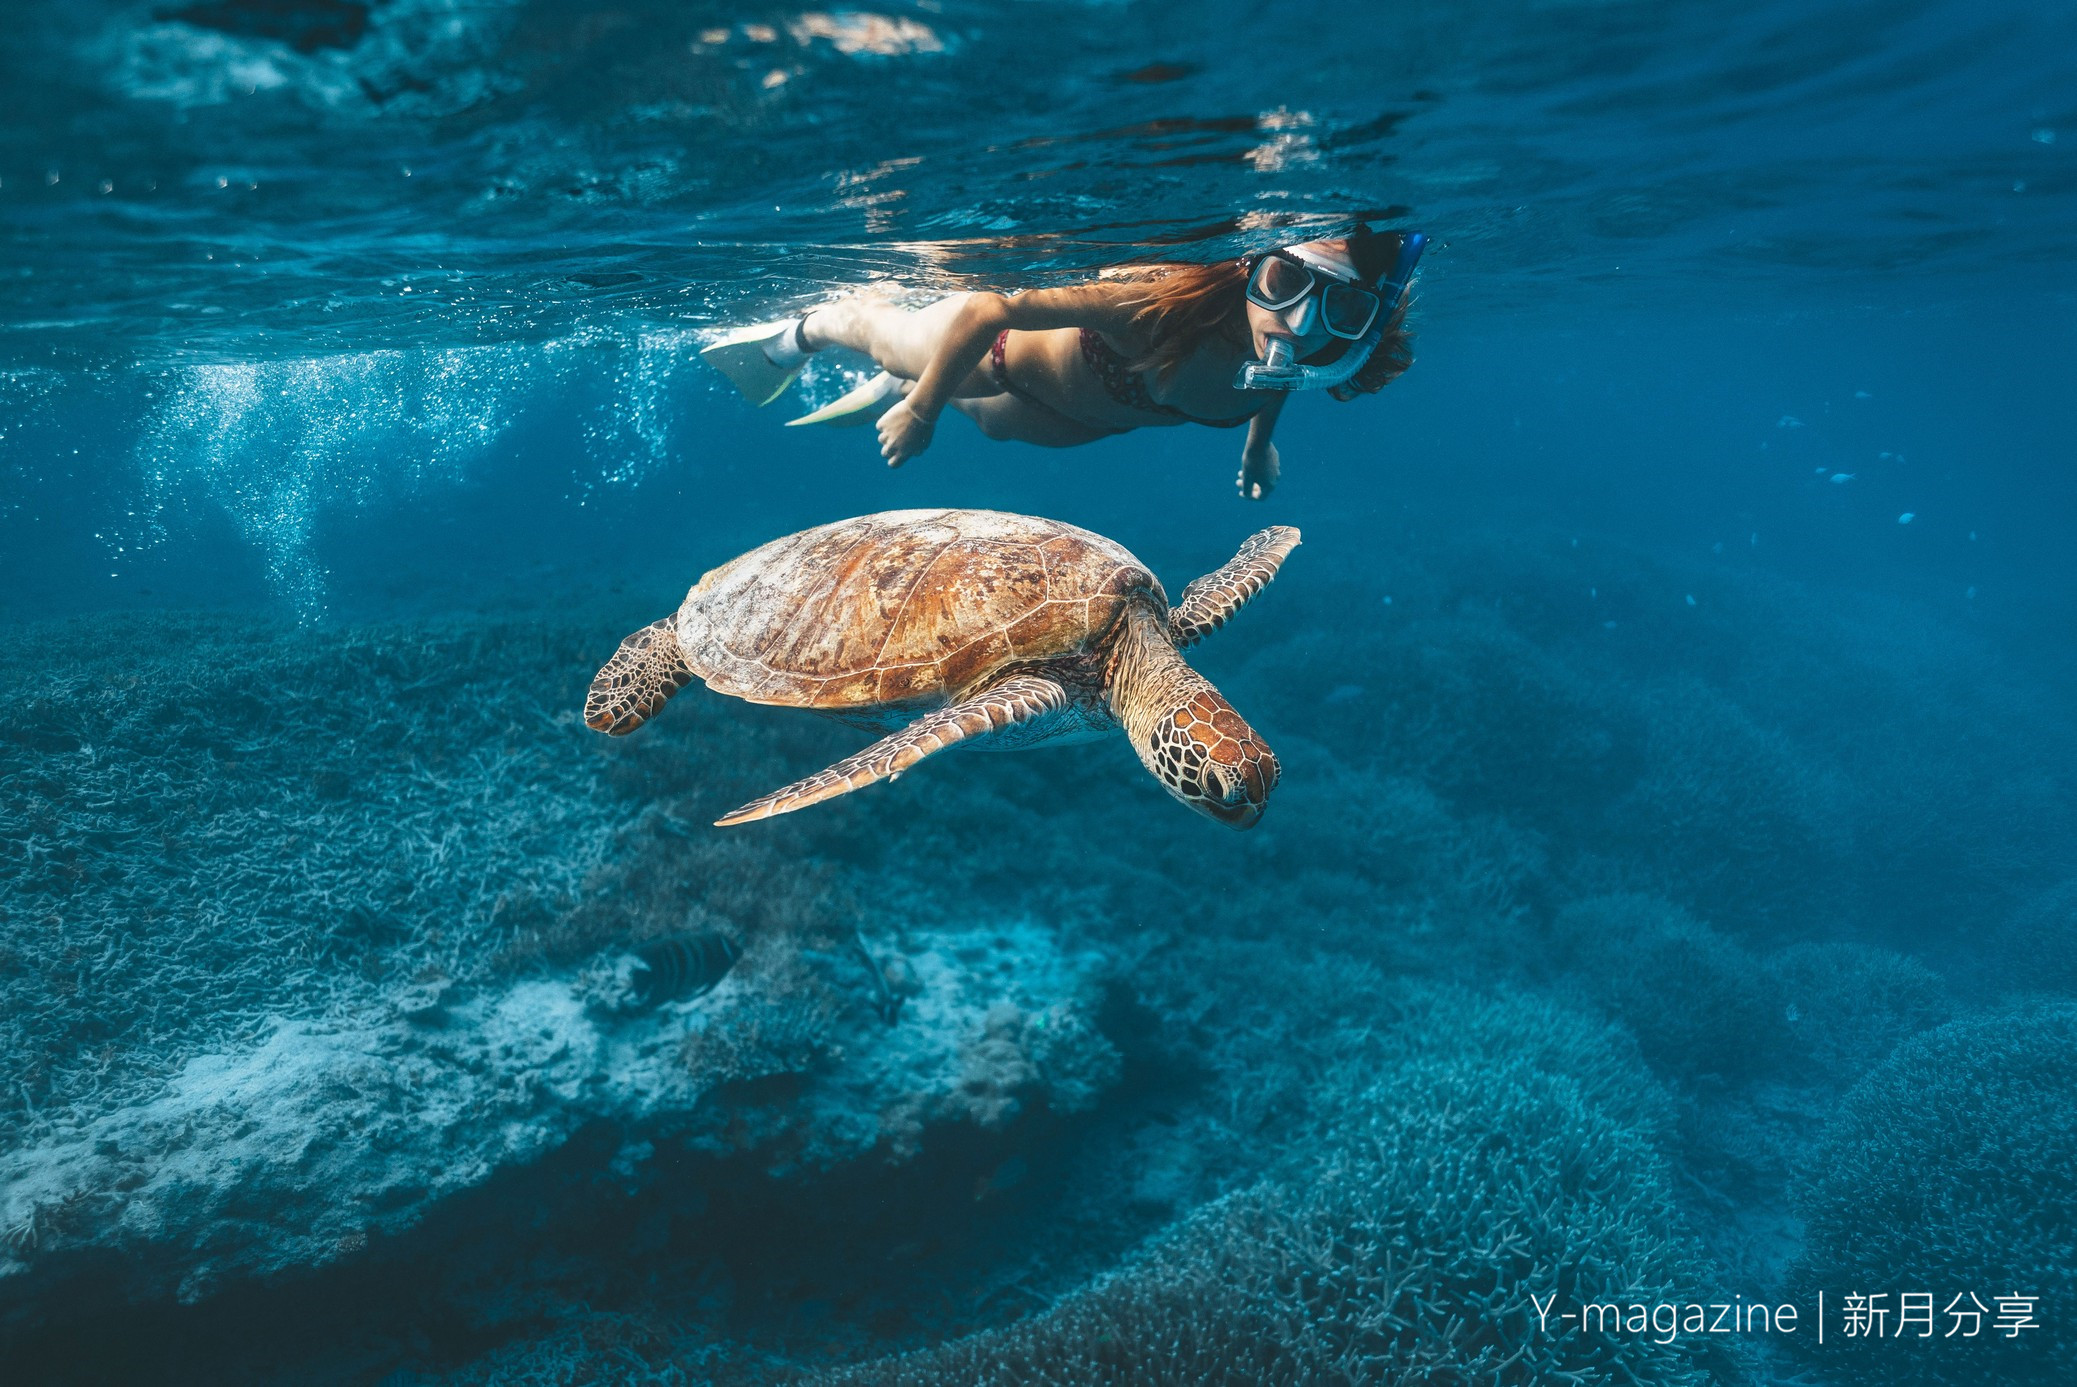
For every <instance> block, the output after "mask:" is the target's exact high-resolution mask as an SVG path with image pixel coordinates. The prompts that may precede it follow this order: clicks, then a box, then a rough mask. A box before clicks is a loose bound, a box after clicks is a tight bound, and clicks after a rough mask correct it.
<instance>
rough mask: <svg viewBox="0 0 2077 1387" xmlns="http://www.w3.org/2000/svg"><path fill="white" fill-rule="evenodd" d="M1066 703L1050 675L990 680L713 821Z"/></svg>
mask: <svg viewBox="0 0 2077 1387" xmlns="http://www.w3.org/2000/svg"><path fill="white" fill-rule="evenodd" d="M630 639H632V637H630ZM1072 703H1073V699H1072V698H1071V697H1070V696H1069V694H1068V692H1067V690H1066V689H1064V688H1062V687H1061V686H1060V685H1059V684H1057V683H1055V682H1054V681H1053V680H1051V679H1047V678H1043V677H1042V676H1039V675H1034V674H1014V675H1011V676H1010V677H1009V678H1007V679H1002V680H998V681H997V682H995V683H993V684H990V685H989V686H988V687H987V688H985V689H983V690H982V691H981V692H979V693H977V694H975V695H974V696H973V697H972V698H969V699H966V700H964V701H962V702H959V703H954V704H952V705H950V706H949V707H944V708H940V709H938V710H937V711H936V712H933V713H925V714H924V715H923V716H922V717H920V718H918V719H916V720H915V721H914V722H912V723H910V724H909V725H908V726H907V727H904V728H903V729H901V731H899V732H891V733H889V734H888V735H887V736H885V737H882V738H881V739H880V740H879V741H877V742H874V743H873V744H872V745H871V746H869V747H867V748H866V749H865V750H863V751H861V752H859V753H857V754H856V755H853V756H846V757H845V758H844V759H843V760H841V761H839V762H837V763H836V764H835V765H833V766H831V767H830V768H829V769H827V770H825V771H820V772H818V773H816V774H814V775H811V776H809V777H808V778H807V779H806V780H796V781H795V782H794V783H793V784H791V785H788V786H787V787H786V788H785V789H783V790H777V791H774V792H773V793H771V794H769V795H766V796H765V797H764V798H763V799H756V800H752V801H751V802H750V803H748V804H746V805H744V806H743V807H742V808H741V809H738V810H736V811H735V812H733V813H730V814H725V815H723V816H722V817H721V818H719V819H716V820H715V821H714V822H715V823H716V824H717V825H719V826H721V827H724V828H725V827H727V826H728V825H730V824H740V823H748V822H750V820H752V819H769V818H771V817H772V816H774V815H776V814H791V813H792V812H793V811H794V810H796V809H805V808H807V807H808V806H809V805H811V804H820V803H821V802H822V801H823V800H826V799H835V798H836V797H837V796H838V795H848V794H850V793H851V792H852V791H853V790H862V789H864V788H865V787H866V786H868V785H870V784H872V783H873V782H874V781H876V780H887V779H890V778H891V777H894V776H897V775H900V774H901V773H902V772H903V771H905V770H907V769H908V768H909V767H911V766H913V765H915V764H916V763H917V762H918V761H921V760H922V759H923V758H924V757H926V756H934V755H936V754H937V753H938V752H940V751H947V750H949V749H951V748H952V747H955V746H958V745H959V744H960V743H961V742H964V741H966V740H968V739H970V738H974V737H986V736H989V735H991V734H994V733H998V732H1003V731H1005V730H1007V729H1009V728H1012V727H1017V726H1021V725H1025V724H1029V723H1031V722H1032V721H1034V720H1035V719H1038V718H1041V717H1044V716H1046V715H1047V714H1050V713H1060V712H1065V711H1066V710H1067V708H1068V707H1069V706H1070V705H1071V704H1072Z"/></svg>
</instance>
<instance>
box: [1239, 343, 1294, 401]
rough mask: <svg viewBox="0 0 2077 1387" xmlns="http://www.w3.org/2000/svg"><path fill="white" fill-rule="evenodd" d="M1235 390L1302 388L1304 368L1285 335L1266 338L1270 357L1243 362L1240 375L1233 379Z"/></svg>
mask: <svg viewBox="0 0 2077 1387" xmlns="http://www.w3.org/2000/svg"><path fill="white" fill-rule="evenodd" d="M1233 388H1234V389H1235V390H1302V389H1304V388H1305V368H1304V367H1302V366H1300V365H1299V364H1298V357H1297V354H1296V352H1295V351H1294V350H1293V349H1292V346H1291V339H1290V338H1288V337H1272V338H1270V339H1269V356H1268V359H1267V360H1265V361H1250V362H1247V363H1245V364H1244V365H1242V367H1241V368H1240V374H1239V375H1237V376H1235V377H1234V378H1233Z"/></svg>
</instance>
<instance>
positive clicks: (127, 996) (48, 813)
mask: <svg viewBox="0 0 2077 1387" xmlns="http://www.w3.org/2000/svg"><path fill="white" fill-rule="evenodd" d="M582 649H583V647H582V645H581V644H580V642H579V640H578V639H577V636H576V634H575V633H574V632H573V631H572V630H571V629H570V628H569V627H558V626H544V625H537V624H527V623H522V622H512V621H504V622H500V621H482V620H469V621H461V620H455V621H425V622H413V623H398V624H394V625H387V626H375V627H368V628H361V629H356V630H350V631H342V632H336V633H320V632H314V631H304V630H296V629H294V628H289V627H282V626H276V625H273V624H270V623H267V622H264V621H238V620H233V619H230V618H217V617H199V616H174V615H167V616H157V617H150V618H146V617H142V616H107V617H98V618H95V619H93V620H92V621H85V620H81V621H75V622H61V623H49V624H44V625H39V626H34V627H24V628H16V629H14V630H13V631H11V632H10V633H9V634H8V636H7V638H6V640H5V642H4V644H0V842H5V843H6V844H7V845H8V846H9V848H10V849H12V851H10V852H9V853H8V862H9V865H8V867H7V868H6V869H5V870H6V878H5V882H4V886H5V889H4V890H0V944H4V948H5V959H4V963H0V1070H4V1071H5V1072H8V1073H11V1074H13V1075H14V1076H16V1079H17V1082H15V1083H10V1084H7V1085H5V1086H4V1087H0V1139H4V1138H6V1137H8V1136H12V1135H15V1134H18V1133H19V1132H20V1131H21V1130H22V1129H23V1125H24V1124H25V1123H27V1122H28V1121H29V1120H30V1119H31V1117H32V1115H33V1114H35V1113H36V1112H38V1111H44V1112H46V1113H51V1112H62V1113H67V1114H69V1115H71V1116H75V1117H76V1116H80V1115H83V1114H87V1113H92V1112H99V1111H106V1110H109V1109H111V1108H113V1107H115V1106H118V1105H120V1104H122V1103H124V1102H128V1101H132V1100H135V1099H138V1098H140V1097H142V1096H144V1095H146V1094H148V1093H149V1092H150V1091H151V1089H152V1088H153V1087H154V1086H155V1085H157V1084H158V1083H160V1082H163V1080H164V1079H165V1078H166V1077H167V1076H168V1075H170V1074H172V1073H174V1072H175V1071H176V1070H177V1069H178V1068H179V1067H180V1065H181V1064H182V1063H183V1062H184V1061H186V1060H187V1059H189V1058H191V1057H193V1056H194V1055H196V1054H199V1053H203V1052H204V1051H205V1050H207V1049H209V1048H212V1047H217V1046H221V1045H223V1044H225V1043H240V1042H243V1043H250V1042H251V1041H253V1040H254V1039H256V1038H257V1037H258V1036H259V1035H260V1034H262V1033H263V1032H264V1031H265V1029H266V1027H267V1026H268V1024H269V1021H268V1018H269V1017H275V1016H318V1015H325V1014H331V1013H338V1012H341V1011H350V1010H354V1009H356V1008H368V1007H375V1006H379V1005H380V1003H381V997H382V995H383V993H384V991H385V990H386V989H389V988H391V987H396V986H405V985H408V984H409V983H410V982H411V980H412V979H413V978H415V977H418V976H420V975H421V974H424V973H426V972H427V971H428V970H433V971H437V972H439V973H440V974H441V975H443V976H446V977H448V978H450V979H453V980H455V981H457V982H459V983H474V982H478V981H481V980H484V979H485V978H486V977H487V976H489V975H490V973H491V970H490V969H489V967H488V966H487V965H488V963H489V961H490V960H491V959H492V958H493V957H494V956H495V955H496V954H497V953H498V952H499V950H500V949H501V948H502V947H504V946H505V944H506V943H507V941H509V940H510V939H512V938H513V937H515V936H516V935H518V934H520V933H522V932H524V931H525V930H526V929H528V928H531V927H533V926H532V924H531V922H536V921H539V920H543V919H550V918H553V917H554V916H556V915H557V914H559V913H561V912H563V911H566V910H568V909H569V908H570V906H571V905H572V904H573V903H574V902H575V901H576V899H577V897H578V895H579V893H580V892H581V890H582V889H583V883H584V882H585V880H586V879H587V878H588V877H589V876H591V875H592V874H594V873H595V872H597V871H598V870H599V868H600V867H601V866H602V865H603V864H604V863H605V862H606V861H608V860H609V859H610V857H611V856H612V854H613V852H614V834H615V830H616V828H617V826H618V824H617V819H618V812H619V811H618V810H617V807H616V805H615V803H614V799H613V796H612V795H611V794H610V792H609V791H608V790H607V788H606V787H605V786H604V784H603V783H602V781H601V779H600V777H599V774H598V771H597V765H596V761H595V759H594V758H593V757H592V756H590V755H589V754H588V749H587V748H584V747H583V746H582V745H581V743H580V739H579V737H578V734H577V731H576V730H575V729H574V728H573V726H572V723H571V720H570V719H569V718H568V717H567V716H566V712H567V708H568V707H569V706H570V705H569V696H568V694H567V692H565V690H566V689H568V688H573V687H574V678H573V676H574V673H575V671H576V670H577V669H579V668H580V667H581V666H580V664H579V662H580V661H581V660H582V658H583V656H582V654H581V651H582Z"/></svg>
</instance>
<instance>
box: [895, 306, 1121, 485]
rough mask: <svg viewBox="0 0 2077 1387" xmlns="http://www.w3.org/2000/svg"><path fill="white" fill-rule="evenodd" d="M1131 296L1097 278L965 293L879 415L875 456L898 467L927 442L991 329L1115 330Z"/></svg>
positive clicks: (995, 331)
mask: <svg viewBox="0 0 2077 1387" xmlns="http://www.w3.org/2000/svg"><path fill="white" fill-rule="evenodd" d="M1132 296H1133V288H1132V286H1130V285H1127V284H1102V283H1099V284H1084V285H1076V286H1073V287H1071V288H1065V289H1034V290H1031V291H1030V292H1028V293H1023V294H1015V295H1006V294H987V293H983V294H968V295H967V296H966V301H965V302H964V303H962V304H960V306H959V309H958V311H957V312H955V313H954V314H953V315H952V321H951V322H950V323H948V324H947V325H946V327H945V334H944V336H943V337H941V338H939V339H938V344H937V349H936V350H935V351H933V352H932V353H931V356H930V364H929V365H928V366H925V367H924V368H923V374H922V375H921V376H920V377H918V378H917V381H916V388H915V389H913V390H911V391H910V392H909V393H908V396H907V397H906V398H905V399H903V400H902V401H901V402H900V403H899V404H897V405H895V406H894V408H892V409H890V410H888V411H887V412H886V413H885V414H883V415H881V416H880V456H882V457H884V458H886V459H887V465H888V466H889V467H899V466H901V465H902V464H903V463H904V462H907V461H908V460H909V459H910V458H912V457H914V456H916V454H918V453H920V452H922V451H923V450H924V449H925V448H928V447H929V446H930V438H931V434H932V432H933V431H934V430H935V429H936V427H937V418H938V414H939V413H940V412H941V411H942V410H943V409H944V407H945V403H946V401H948V400H950V399H951V398H952V395H953V392H954V391H956V390H958V388H959V385H960V382H962V381H964V380H965V379H966V376H967V373H968V372H969V371H971V370H973V368H974V363H975V362H976V361H978V360H979V359H980V357H981V354H982V353H983V352H984V351H985V350H986V349H987V347H988V346H989V344H991V343H993V342H994V341H995V338H996V334H998V333H1000V332H1002V331H1004V330H1005V329H1009V330H1013V331H1020V332H1024V331H1041V330H1044V329H1046V328H1057V327H1093V328H1096V329H1098V330H1100V331H1104V332H1115V331H1118V330H1120V329H1121V328H1123V327H1124V326H1125V325H1126V324H1128V323H1129V322H1130V321H1131V318H1132V311H1131V308H1130V307H1129V306H1128V304H1129V303H1130V300H1131V299H1132Z"/></svg>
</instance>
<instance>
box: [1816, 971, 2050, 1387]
mask: <svg viewBox="0 0 2077 1387" xmlns="http://www.w3.org/2000/svg"><path fill="white" fill-rule="evenodd" d="M2072 1171H2077V1006H2070V1005H2056V1006H2043V1007H2038V1008H2032V1009H2027V1010H2021V1011H2015V1012H2009V1013H2005V1014H2003V1015H1998V1016H1992V1017H1987V1018H1982V1019H1977V1020H1965V1021H1957V1022H1953V1023H1951V1024H1949V1025H1947V1026H1943V1027H1941V1028H1940V1029H1939V1030H1936V1031H1933V1032H1930V1033H1929V1034H1926V1035H1922V1036H1920V1037H1918V1038H1917V1039H1915V1040H1911V1041H1907V1042H1906V1043H1904V1044H1903V1045H1901V1046H1899V1047H1898V1048H1897V1050H1896V1051H1895V1052H1894V1053H1893V1054H1891V1055H1890V1057H1889V1058H1888V1059H1887V1060H1886V1061H1884V1062H1883V1063H1882V1064H1881V1065H1879V1066H1878V1067H1877V1068H1876V1069H1875V1070H1874V1072H1872V1073H1871V1074H1869V1075H1868V1077H1867V1078H1866V1079H1864V1080H1862V1082H1861V1083H1860V1084H1859V1085H1858V1086H1857V1087H1855V1088H1854V1089H1853V1090H1852V1091H1851V1092H1849V1093H1848V1094H1847V1095H1846V1098H1845V1100H1844V1101H1843V1103H1842V1104H1841V1106H1840V1109H1839V1112H1838V1115H1837V1116H1836V1117H1834V1118H1833V1120H1832V1122H1831V1124H1830V1126H1829V1127H1828V1128H1827V1129H1826V1131H1825V1134H1824V1137H1823V1139H1822V1141H1821V1142H1820V1143H1819V1145H1818V1148H1817V1150H1816V1151H1815V1152H1814V1153H1813V1154H1812V1156H1811V1157H1810V1159H1809V1160H1808V1161H1807V1162H1806V1163H1805V1165H1804V1167H1803V1169H1802V1172H1801V1174H1800V1175H1799V1177H1798V1179H1797V1182H1796V1185H1795V1186H1794V1188H1793V1190H1792V1191H1791V1193H1792V1197H1793V1199H1794V1202H1795V1206H1796V1208H1797V1210H1798V1212H1799V1213H1801V1214H1802V1216H1803V1218H1804V1221H1805V1224H1806V1230H1807V1231H1806V1237H1807V1245H1806V1247H1805V1250H1804V1252H1803V1254H1802V1256H1801V1257H1800V1258H1798V1260H1797V1262H1796V1264H1795V1266H1794V1268H1793V1270H1792V1275H1791V1283H1792V1284H1793V1285H1794V1286H1795V1287H1797V1288H1798V1289H1799V1291H1800V1292H1801V1293H1803V1294H1804V1295H1806V1296H1807V1297H1811V1298H1814V1294H1815V1292H1817V1291H1819V1290H1823V1291H1826V1292H1828V1293H1829V1294H1830V1296H1831V1298H1832V1300H1833V1304H1834V1305H1835V1306H1837V1305H1838V1304H1839V1299H1838V1298H1839V1297H1841V1296H1845V1295H1852V1294H1863V1295H1874V1294H1886V1295H1888V1296H1890V1297H1891V1298H1890V1299H1889V1300H1888V1301H1886V1302H1883V1303H1884V1304H1886V1305H1887V1306H1889V1307H1891V1308H1895V1307H1896V1306H1898V1305H1899V1301H1898V1299H1897V1297H1898V1296H1899V1295H1900V1294H1901V1293H1904V1292H1913V1293H1919V1294H1931V1295H1933V1296H1935V1297H1936V1299H1935V1301H1934V1306H1935V1308H1936V1309H1939V1310H1944V1309H1945V1307H1947V1306H1948V1304H1949V1302H1950V1298H1952V1297H1956V1296H1963V1297H1966V1296H1968V1295H1974V1296H1977V1297H1978V1298H1979V1301H1978V1303H1980V1304H1982V1305H1984V1306H1985V1307H1987V1308H1989V1309H1990V1310H1991V1311H1992V1312H1993V1314H1995V1312H1996V1311H1997V1309H1998V1308H1999V1305H1998V1301H1997V1297H2000V1296H2023V1297H2028V1298H2031V1299H2032V1300H2033V1302H2034V1309H2035V1311H2036V1313H2035V1314H2034V1315H2033V1316H2031V1317H2030V1318H2032V1319H2034V1320H2035V1321H2036V1323H2037V1324H2038V1328H2035V1329H2033V1330H2030V1331H2025V1332H2021V1333H2017V1334H2014V1335H2010V1336H2007V1335H2000V1334H1996V1333H1993V1332H1990V1330H1991V1321H1990V1319H1988V1318H1986V1319H1985V1320H1983V1321H1979V1322H1978V1329H1979V1331H1981V1332H1979V1333H1978V1334H1977V1335H1975V1336H1950V1335H1948V1334H1946V1333H1943V1332H1939V1331H1944V1330H1947V1329H1948V1328H1950V1321H1949V1320H1948V1319H1947V1318H1946V1317H1945V1316H1944V1314H1943V1315H1942V1316H1941V1318H1940V1321H1939V1323H1938V1325H1937V1326H1936V1333H1935V1335H1934V1337H1931V1338H1921V1337H1919V1336H1918V1333H1917V1330H1916V1329H1914V1330H1912V1331H1911V1335H1910V1337H1907V1338H1901V1339H1900V1338H1895V1337H1885V1338H1868V1337H1865V1336H1862V1337H1857V1338H1851V1339H1843V1338H1841V1337H1840V1336H1839V1335H1837V1334H1831V1335H1828V1336H1827V1342H1826V1347H1825V1349H1824V1350H1823V1353H1822V1361H1823V1363H1824V1366H1825V1371H1826V1373H1827V1375H1828V1376H1829V1377H1830V1378H1831V1379H1832V1380H1834V1381H1836V1382H1838V1383H1840V1384H1842V1387H1860V1385H1861V1384H1866V1387H1878V1384H1879V1385H1880V1387H1918V1384H1928V1385H1929V1387H1930V1385H1931V1384H1942V1385H1943V1387H1944V1385H1945V1384H1953V1385H1954V1387H1964V1384H1967V1387H1974V1384H1978V1383H1985V1382H1998V1383H2009V1384H2014V1387H2017V1385H2018V1384H2023V1383H2041V1384H2049V1383H2067V1382H2070V1381H2072V1380H2077V1328H2073V1326H2072V1325H2071V1323H2070V1321H2069V1320H2068V1318H2067V1317H2065V1316H2063V1315H2061V1314H2059V1313H2057V1307H2061V1306H2068V1305H2071V1304H2077V1179H2073V1178H2072V1174H2071V1172H2072ZM1962 1305H1963V1308H1965V1309H1966V1308H1969V1302H1968V1301H1967V1300H1966V1299H1964V1300H1963V1301H1962ZM1951 1327H1953V1328H1955V1329H1957V1330H1959V1329H1961V1328H1963V1326H1962V1325H1960V1324H1953V1325H1952V1326H1951ZM1800 1337H1801V1336H1799V1338H1800ZM1804 1347H1805V1348H1813V1347H1814V1340H1813V1341H1812V1342H1811V1343H1808V1344H1805V1345H1804Z"/></svg>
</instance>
